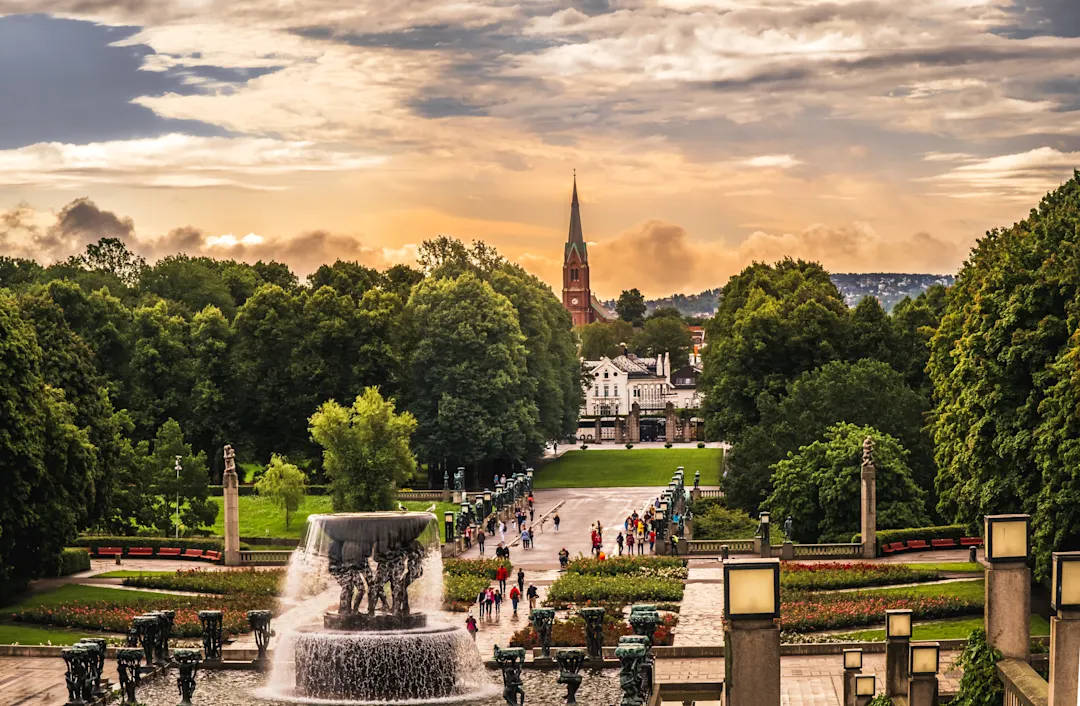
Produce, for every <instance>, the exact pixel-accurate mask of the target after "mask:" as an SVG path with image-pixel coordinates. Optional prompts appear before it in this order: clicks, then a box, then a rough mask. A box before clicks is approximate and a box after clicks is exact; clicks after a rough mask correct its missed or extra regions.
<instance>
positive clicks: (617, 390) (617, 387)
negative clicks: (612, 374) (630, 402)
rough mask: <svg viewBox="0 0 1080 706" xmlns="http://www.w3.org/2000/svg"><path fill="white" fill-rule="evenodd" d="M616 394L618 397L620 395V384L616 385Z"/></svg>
mask: <svg viewBox="0 0 1080 706" xmlns="http://www.w3.org/2000/svg"><path fill="white" fill-rule="evenodd" d="M614 394H615V396H616V397H618V396H619V386H618V385H616V386H615V392H614Z"/></svg>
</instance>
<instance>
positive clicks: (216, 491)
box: [206, 485, 330, 498]
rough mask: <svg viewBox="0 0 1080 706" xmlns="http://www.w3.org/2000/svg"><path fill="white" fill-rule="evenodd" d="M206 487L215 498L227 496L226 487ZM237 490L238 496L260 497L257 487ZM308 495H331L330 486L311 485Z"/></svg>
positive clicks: (242, 486)
mask: <svg viewBox="0 0 1080 706" xmlns="http://www.w3.org/2000/svg"><path fill="white" fill-rule="evenodd" d="M206 487H207V488H208V489H209V491H210V495H211V496H213V497H217V498H220V497H222V496H224V495H225V487H224V486H221V485H208V486H206ZM236 490H237V495H242V496H245V497H246V496H248V495H258V493H256V492H255V486H254V485H240V486H238V487H237V489H236ZM307 494H308V495H330V486H328V485H309V486H307Z"/></svg>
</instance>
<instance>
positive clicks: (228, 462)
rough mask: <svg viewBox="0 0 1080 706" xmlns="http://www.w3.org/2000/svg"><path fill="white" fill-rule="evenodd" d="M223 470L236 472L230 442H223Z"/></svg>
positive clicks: (234, 457)
mask: <svg viewBox="0 0 1080 706" xmlns="http://www.w3.org/2000/svg"><path fill="white" fill-rule="evenodd" d="M225 472H226V473H236V452H235V451H233V447H232V444H225Z"/></svg>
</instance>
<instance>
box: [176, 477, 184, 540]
mask: <svg viewBox="0 0 1080 706" xmlns="http://www.w3.org/2000/svg"><path fill="white" fill-rule="evenodd" d="M182 458H183V456H177V457H176V538H177V539H179V538H180V471H182V470H183V467H182V466H181V465H180V460H181V459H182Z"/></svg>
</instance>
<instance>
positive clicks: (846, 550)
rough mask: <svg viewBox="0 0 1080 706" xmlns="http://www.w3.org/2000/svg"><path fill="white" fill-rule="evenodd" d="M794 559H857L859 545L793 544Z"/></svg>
mask: <svg viewBox="0 0 1080 706" xmlns="http://www.w3.org/2000/svg"><path fill="white" fill-rule="evenodd" d="M792 549H794V550H795V558H796V559H835V558H858V557H861V556H862V545H861V544H795V545H793V546H792Z"/></svg>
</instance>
